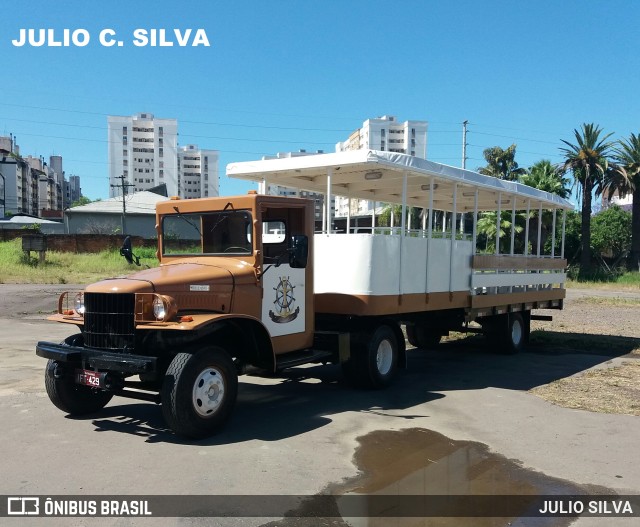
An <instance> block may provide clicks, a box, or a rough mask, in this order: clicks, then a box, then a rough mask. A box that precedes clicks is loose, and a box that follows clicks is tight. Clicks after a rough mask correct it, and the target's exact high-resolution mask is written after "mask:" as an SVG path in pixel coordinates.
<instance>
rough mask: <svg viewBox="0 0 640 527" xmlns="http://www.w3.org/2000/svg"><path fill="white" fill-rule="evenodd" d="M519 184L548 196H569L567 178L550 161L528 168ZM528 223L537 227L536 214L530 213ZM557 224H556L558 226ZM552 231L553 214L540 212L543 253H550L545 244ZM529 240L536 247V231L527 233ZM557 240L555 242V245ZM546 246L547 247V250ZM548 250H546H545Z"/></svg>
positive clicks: (539, 162) (545, 160) (543, 161)
mask: <svg viewBox="0 0 640 527" xmlns="http://www.w3.org/2000/svg"><path fill="white" fill-rule="evenodd" d="M520 182H521V183H524V184H525V185H529V186H530V187H533V188H536V189H538V190H543V191H545V192H549V193H550V194H556V195H558V196H560V197H561V198H565V199H566V198H568V197H569V196H570V195H571V189H570V186H569V184H570V182H569V178H567V177H564V174H562V172H561V171H560V170H559V168H558V167H556V166H554V165H553V164H551V161H549V160H547V159H543V160H541V161H538V162H537V163H536V164H534V165H532V166H531V167H530V168H529V171H528V173H526V174H524V175H523V176H521V177H520ZM530 214H531V215H530V218H531V219H530V223H531V224H532V225H534V226H535V225H537V222H538V212H537V211H532V212H531V213H530ZM558 223H559V222H556V224H558ZM552 230H553V214H552V213H551V211H549V210H544V211H543V212H542V228H541V232H540V243H541V246H542V247H543V248H544V250H545V252H548V253H550V251H551V246H550V244H547V240H548V239H549V238H550V236H551V232H552ZM529 239H530V242H531V246H532V247H537V246H538V229H537V228H533V229H532V230H531V231H530V233H529ZM558 241H559V239H557V240H556V243H557V242H558ZM547 245H549V247H548V248H547ZM547 249H548V250H547Z"/></svg>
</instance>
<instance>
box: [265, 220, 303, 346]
mask: <svg viewBox="0 0 640 527" xmlns="http://www.w3.org/2000/svg"><path fill="white" fill-rule="evenodd" d="M295 212H297V211H295V210H293V211H291V210H289V209H284V208H274V209H266V210H265V211H264V213H263V219H262V252H263V276H262V286H263V296H262V323H263V324H264V325H265V326H266V328H267V330H268V331H269V333H270V334H271V336H272V337H280V336H284V335H293V334H297V333H304V331H305V326H306V316H307V313H306V289H305V288H306V285H307V284H306V283H305V282H306V280H305V274H306V270H305V269H295V268H292V267H291V266H290V265H289V253H288V248H289V241H290V239H291V236H292V235H293V234H296V232H295V230H296V229H295V227H296V223H297V222H296V221H295V218H292V213H295ZM300 212H302V211H300ZM269 265H271V267H270V268H268V266H269Z"/></svg>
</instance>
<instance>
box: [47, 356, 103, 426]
mask: <svg viewBox="0 0 640 527" xmlns="http://www.w3.org/2000/svg"><path fill="white" fill-rule="evenodd" d="M44 387H45V389H46V390H47V395H48V396H49V399H50V400H51V402H52V403H53V404H54V405H55V406H56V407H57V408H59V409H60V410H62V411H63V412H66V413H68V414H69V415H84V414H92V413H95V412H97V411H98V410H102V409H103V408H104V407H105V406H106V405H107V404H108V403H109V401H110V400H111V398H112V397H113V393H110V392H105V391H104V390H100V389H98V388H91V387H90V386H84V385H82V384H76V383H75V382H74V379H73V369H72V368H69V367H67V366H66V365H61V364H59V363H58V362H56V361H54V360H49V362H47V369H46V371H45V375H44Z"/></svg>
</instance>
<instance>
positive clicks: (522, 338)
mask: <svg viewBox="0 0 640 527" xmlns="http://www.w3.org/2000/svg"><path fill="white" fill-rule="evenodd" d="M482 328H483V331H484V334H485V336H486V338H487V341H488V343H489V345H490V346H491V347H492V348H493V349H494V350H495V351H497V352H498V353H504V354H514V353H518V352H520V351H522V350H523V349H524V347H525V345H526V343H527V341H528V339H529V335H528V333H529V328H528V326H527V324H525V321H524V317H523V316H522V314H520V313H508V314H504V315H496V316H494V317H491V319H487V320H485V321H484V322H482Z"/></svg>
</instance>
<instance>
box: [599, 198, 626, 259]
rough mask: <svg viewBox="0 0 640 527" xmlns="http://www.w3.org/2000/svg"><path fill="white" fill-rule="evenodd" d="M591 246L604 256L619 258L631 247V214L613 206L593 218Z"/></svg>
mask: <svg viewBox="0 0 640 527" xmlns="http://www.w3.org/2000/svg"><path fill="white" fill-rule="evenodd" d="M591 244H592V246H593V249H594V250H595V251H597V252H598V253H600V254H601V255H602V256H608V257H610V258H618V257H619V256H620V255H622V254H623V253H624V252H625V251H627V250H629V248H630V247H631V213H630V212H627V211H626V210H623V209H621V208H620V207H618V206H617V205H613V206H611V207H609V208H608V209H606V210H603V211H602V212H599V213H598V214H596V215H595V216H594V217H593V218H592V223H591Z"/></svg>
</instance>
